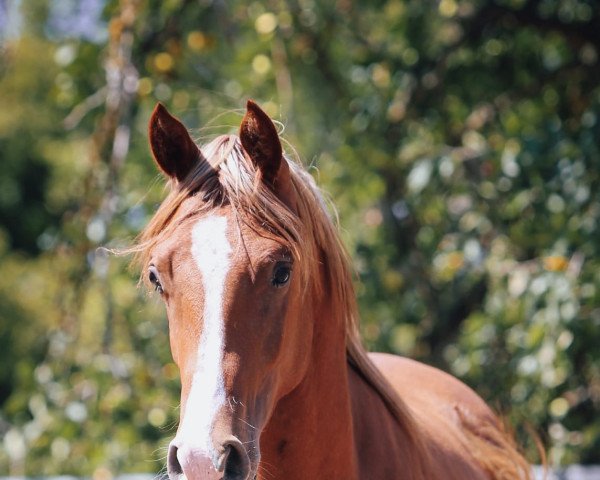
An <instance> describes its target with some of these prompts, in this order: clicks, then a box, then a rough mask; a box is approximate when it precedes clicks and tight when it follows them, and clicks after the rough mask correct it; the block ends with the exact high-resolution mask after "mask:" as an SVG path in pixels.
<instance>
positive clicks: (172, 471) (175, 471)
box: [167, 444, 183, 478]
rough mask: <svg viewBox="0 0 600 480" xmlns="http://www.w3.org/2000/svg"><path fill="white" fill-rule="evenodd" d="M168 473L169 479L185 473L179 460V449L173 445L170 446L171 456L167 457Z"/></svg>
mask: <svg viewBox="0 0 600 480" xmlns="http://www.w3.org/2000/svg"><path fill="white" fill-rule="evenodd" d="M167 473H168V474H169V478H173V477H174V476H176V475H181V474H182V473H183V469H182V468H181V465H180V463H179V459H178V458H177V447H176V446H175V445H172V444H171V445H169V454H168V456H167Z"/></svg>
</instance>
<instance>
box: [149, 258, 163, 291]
mask: <svg viewBox="0 0 600 480" xmlns="http://www.w3.org/2000/svg"><path fill="white" fill-rule="evenodd" d="M148 280H149V281H150V283H151V284H152V286H153V287H154V290H155V291H157V292H158V293H160V294H161V295H162V294H163V293H164V290H163V287H162V285H161V283H160V280H159V279H158V270H156V267H155V266H154V265H150V268H149V269H148Z"/></svg>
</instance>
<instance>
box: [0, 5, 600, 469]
mask: <svg viewBox="0 0 600 480" xmlns="http://www.w3.org/2000/svg"><path fill="white" fill-rule="evenodd" d="M598 25H600V9H599V8H598V5H597V3H596V2H593V1H591V0H590V1H584V0H569V1H563V2H557V1H554V0H535V1H534V0H496V1H484V0H464V1H462V0H461V1H456V0H441V1H440V2H436V3H433V2H422V1H420V0H403V1H400V0H387V1H385V0H382V1H377V2H372V1H366V0H365V1H354V2H351V1H349V0H337V1H335V2H333V1H332V2H325V1H319V2H317V1H315V0H287V1H283V0H271V1H268V2H266V1H265V2H259V1H257V2H252V3H248V2H242V1H237V0H234V1H230V2H213V1H211V0H201V1H189V0H168V1H157V0H146V1H144V2H142V1H138V0H120V1H116V0H108V1H102V0H86V1H82V2H73V1H70V0H60V1H58V0H57V1H53V2H44V1H40V2H11V1H10V0H8V1H7V0H0V98H1V99H2V109H0V158H1V160H2V161H1V164H2V170H1V171H0V218H1V219H2V223H1V226H0V271H1V272H2V275H1V276H0V366H1V368H0V438H2V439H3V440H2V442H1V443H0V474H2V473H8V474H13V475H22V474H27V475H47V474H59V473H70V474H80V475H93V476H94V478H95V479H98V480H100V479H106V478H110V476H111V475H112V474H114V473H117V472H141V471H158V470H159V469H160V468H161V467H162V463H163V459H164V453H165V450H164V447H165V446H166V444H167V441H168V439H169V438H170V437H171V436H172V435H173V434H174V429H175V425H176V422H177V416H178V411H177V404H178V390H179V384H178V372H177V369H176V367H175V366H174V364H173V363H172V360H171V358H170V354H169V347H168V332H167V326H166V322H165V319H164V313H163V310H162V307H161V306H160V304H159V302H158V301H156V300H155V299H154V298H153V297H150V296H149V295H147V293H146V292H145V291H144V289H140V288H138V287H137V285H136V280H135V276H136V273H135V272H134V273H132V272H131V271H129V270H128V269H127V268H126V267H127V259H122V258H119V257H115V256H111V255H108V254H106V253H105V252H104V251H103V250H99V249H98V247H101V246H108V247H111V248H119V247H122V246H126V245H127V244H128V242H130V241H131V239H132V238H133V237H134V236H135V235H136V233H137V232H138V231H139V230H140V228H141V227H142V226H143V225H144V223H145V221H146V220H147V219H148V217H149V215H150V214H151V212H152V211H153V209H154V208H155V206H156V205H157V203H159V202H160V199H161V198H162V196H163V193H164V192H163V189H162V181H161V179H160V178H159V176H158V175H157V172H156V170H155V169H154V167H153V166H152V164H151V160H150V156H149V153H148V148H147V145H146V138H145V135H146V134H145V131H146V130H145V129H146V123H147V119H148V117H149V113H150V111H151V109H152V107H153V105H154V104H155V102H156V101H161V102H164V103H165V104H167V105H168V106H169V108H170V109H171V110H172V111H173V112H174V113H175V114H176V115H178V116H179V117H181V118H182V119H183V120H184V121H185V122H186V123H187V125H188V126H190V127H193V128H195V132H196V136H197V138H198V139H206V138H210V137H211V136H213V135H215V134H217V133H222V132H226V131H231V130H235V129H236V125H237V124H239V120H240V118H241V114H242V112H243V111H242V109H241V108H242V107H243V105H244V101H245V99H246V98H249V97H251V98H255V99H256V100H258V101H259V102H260V103H261V104H262V105H263V106H264V108H265V109H266V110H267V111H268V113H270V114H271V115H272V116H273V117H274V118H276V119H278V120H280V121H281V123H282V125H283V126H285V131H284V136H285V138H286V139H287V140H289V142H290V146H289V147H288V150H289V151H292V147H291V145H293V146H294V147H295V149H296V150H297V152H298V154H299V156H300V157H301V158H304V159H306V163H307V164H308V165H310V167H311V171H312V172H313V173H314V174H315V176H316V177H317V178H318V180H319V181H320V183H321V184H322V185H323V187H324V188H325V190H326V191H328V192H329V193H330V194H331V197H332V199H333V200H334V203H335V204H336V205H337V208H338V210H339V215H340V219H341V225H342V228H343V235H344V237H345V240H346V242H347V244H348V246H349V249H350V251H351V253H352V256H353V258H354V261H355V266H356V271H357V272H358V276H359V280H358V281H357V291H358V294H359V300H360V305H361V311H362V315H363V331H364V336H365V339H366V342H367V344H368V345H369V346H370V347H371V348H373V349H378V350H386V351H392V352H396V353H399V354H403V355H408V356H411V357H415V358H418V359H420V360H423V361H425V362H428V363H431V364H435V365H438V366H440V367H442V368H444V369H446V370H448V371H451V372H452V373H454V374H455V375H457V376H459V377H460V378H462V379H463V380H465V381H466V382H467V383H468V384H469V385H471V386H473V388H475V389H476V390H477V391H478V392H479V393H480V394H482V395H483V396H484V398H485V399H486V400H487V401H488V402H490V403H491V404H492V405H493V406H495V407H496V408H498V409H499V410H500V411H502V412H504V413H505V414H506V415H507V417H508V419H509V420H510V421H511V422H512V423H513V425H515V427H516V430H517V433H518V434H519V437H520V438H521V439H522V441H523V443H524V444H525V445H526V446H527V448H528V451H529V454H530V456H531V458H532V460H534V461H536V455H535V449H534V448H533V446H532V442H531V441H528V440H527V439H528V438H530V437H528V435H527V434H526V430H527V429H526V428H525V427H526V426H527V425H529V426H530V427H532V428H533V429H534V430H535V431H536V432H537V433H538V434H539V435H540V437H541V439H542V441H543V442H544V444H545V445H546V447H547V449H548V451H549V453H550V460H551V463H553V464H557V465H558V464H568V463H572V462H583V463H593V462H596V463H598V462H600V454H599V452H600V420H599V419H600V414H599V413H600V348H598V345H600V291H599V289H600V261H599V258H600V256H599V249H600V242H599V240H600V235H599V233H600V231H599V228H600V226H599V225H600V221H599V220H600V219H599V217H600V202H599V200H600V198H599V195H600V189H599V181H600V178H599V175H600V147H599V145H600V143H599V140H600V121H599V120H600V119H599V118H598V116H599V115H600V87H599V85H600V62H599V59H598V54H599V51H600V30H599V29H598V28H597V26H598Z"/></svg>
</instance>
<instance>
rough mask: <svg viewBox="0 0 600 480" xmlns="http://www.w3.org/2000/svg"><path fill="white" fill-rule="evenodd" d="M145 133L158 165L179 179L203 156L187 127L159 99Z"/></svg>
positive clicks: (164, 171)
mask: <svg viewBox="0 0 600 480" xmlns="http://www.w3.org/2000/svg"><path fill="white" fill-rule="evenodd" d="M148 136H149V138H150V147H151V149H152V155H153V156H154V160H156V163H157V165H158V166H159V168H160V169H161V170H162V171H163V173H164V174H165V175H167V176H168V177H171V178H174V179H176V180H177V181H179V182H181V181H183V179H184V178H185V177H187V175H188V173H190V171H191V170H192V168H193V167H194V166H195V165H196V164H197V163H198V161H200V159H202V158H203V157H202V154H201V153H200V149H199V148H198V146H197V145H196V144H195V143H194V141H193V140H192V138H191V137H190V134H189V133H188V131H187V129H186V128H185V127H184V126H183V124H182V123H181V122H180V121H179V120H177V119H176V118H175V117H174V116H173V115H171V114H170V113H169V112H168V111H167V109H166V108H165V107H163V106H162V104H160V103H159V104H157V105H156V107H155V108H154V111H153V112H152V116H151V117H150V123H149V125H148Z"/></svg>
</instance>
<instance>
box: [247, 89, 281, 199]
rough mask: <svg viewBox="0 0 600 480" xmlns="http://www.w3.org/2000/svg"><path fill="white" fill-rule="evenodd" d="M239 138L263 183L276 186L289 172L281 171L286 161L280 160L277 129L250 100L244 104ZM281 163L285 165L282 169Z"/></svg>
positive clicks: (279, 143)
mask: <svg viewBox="0 0 600 480" xmlns="http://www.w3.org/2000/svg"><path fill="white" fill-rule="evenodd" d="M240 140H241V142H242V146H243V147H244V150H245V151H246V153H247V154H248V156H249V157H250V159H251V160H252V162H253V163H254V165H255V166H256V167H257V168H258V169H259V170H260V172H261V174H262V180H263V181H264V182H265V183H267V184H269V185H270V186H271V187H276V186H277V184H278V183H281V181H282V178H280V177H281V175H282V174H283V175H285V174H288V175H289V172H287V171H285V172H284V171H283V170H284V169H285V167H287V163H286V162H285V161H283V160H282V155H283V151H282V148H281V142H280V141H279V135H278V133H277V129H276V128H275V125H273V122H272V121H271V119H270V118H269V116H268V115H267V114H266V113H265V112H263V111H262V110H261V108H260V107H259V106H258V105H257V104H256V103H254V102H253V101H252V100H248V103H247V104H246V115H245V116H244V119H243V120H242V124H241V125H240ZM282 165H285V167H284V169H282V168H281V167H282ZM280 170H281V171H280Z"/></svg>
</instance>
